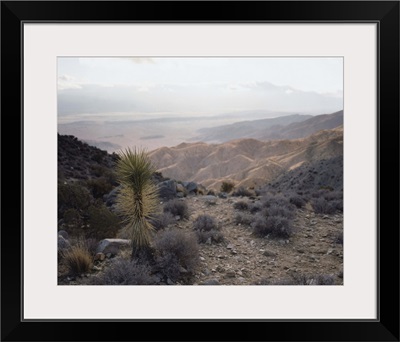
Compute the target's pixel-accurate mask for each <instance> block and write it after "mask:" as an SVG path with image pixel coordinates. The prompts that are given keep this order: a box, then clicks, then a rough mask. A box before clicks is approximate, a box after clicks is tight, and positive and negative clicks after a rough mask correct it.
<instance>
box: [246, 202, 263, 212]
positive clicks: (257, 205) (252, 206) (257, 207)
mask: <svg viewBox="0 0 400 342" xmlns="http://www.w3.org/2000/svg"><path fill="white" fill-rule="evenodd" d="M261 209H262V206H261V204H260V203H252V204H250V205H249V209H248V210H249V212H250V213H252V214H255V213H258V212H260V211H261Z"/></svg>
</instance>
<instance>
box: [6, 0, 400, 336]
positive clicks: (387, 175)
mask: <svg viewBox="0 0 400 342" xmlns="http://www.w3.org/2000/svg"><path fill="white" fill-rule="evenodd" d="M61 21H71V22H93V23H94V22H104V23H107V22H124V21H126V22H139V21H141V22H194V21H197V22H205V23H207V22H220V23H228V22H235V23H240V22H273V21H278V22H310V23H312V22H348V23H362V22H376V23H377V24H378V27H379V37H378V71H379V74H378V132H377V133H378V138H379V139H378V145H379V146H378V147H377V148H378V165H377V169H378V180H377V181H378V225H377V229H378V241H377V243H378V251H379V260H378V267H379V274H378V285H379V286H378V298H379V303H378V304H379V305H378V319H377V320H338V321H333V322H332V321H324V320H303V321H302V320H284V321H274V320H272V321H267V320H254V321H253V320H211V319H210V320H146V321H144V320H138V321H129V322H125V321H118V320H113V321H106V322H104V321H95V320H81V321H79V320H74V321H64V322H61V321H56V320H50V321H44V320H42V321H40V320H38V321H29V322H26V321H23V320H22V306H21V303H22V302H21V296H22V293H21V286H22V285H21V281H22V272H21V270H22V257H21V252H22V248H21V246H22V241H21V224H22V219H23V211H22V199H23V182H22V180H23V178H22V175H23V164H22V155H23V149H22V147H23V144H22V132H23V127H22V113H21V111H22V110H21V108H22V97H21V84H22V66H21V60H22V55H21V46H22V39H23V38H22V34H21V30H22V24H23V23H24V22H61ZM1 48H2V52H1V70H2V76H1V113H2V115H1V123H2V125H1V127H2V129H1V131H2V138H1V141H2V146H1V161H2V166H3V167H2V168H1V192H2V196H1V213H2V215H1V339H2V340H3V341H128V340H129V341H130V340H132V341H133V340H135V341H136V340H137V341H139V340H143V341H171V340H174V341H183V340H185V341H195V340H196V341H201V340H204V341H210V340H218V341H239V340H241V341H255V340H257V341H399V219H398V218H399V202H398V195H399V191H398V190H399V2H398V1H255V2H240V1H237V2H236V1H232V2H231V1H221V2H219V1H213V2H208V1H185V2H183V1H176V2H170V1H161V2H156V1H148V2H141V1H42V2H40V1H3V2H2V3H1ZM38 134H40V132H38ZM19 171H20V172H19ZM366 186H372V185H366ZM15 195H16V196H15ZM38 196H40V195H39V194H38ZM39 198H40V197H39ZM44 212H45V211H44ZM360 239H361V240H362V236H361V237H360ZM38 267H40V265H38ZM43 300H45V298H44V299H43ZM166 323H170V324H169V325H167V324H166ZM171 323H172V325H171ZM181 323H186V324H190V325H193V327H190V330H189V334H187V332H186V331H187V330H183V329H182V326H181V325H179V326H178V324H181ZM200 323H201V324H200ZM213 323H219V324H218V325H215V324H214V325H213ZM213 327H215V328H216V329H211V328H213Z"/></svg>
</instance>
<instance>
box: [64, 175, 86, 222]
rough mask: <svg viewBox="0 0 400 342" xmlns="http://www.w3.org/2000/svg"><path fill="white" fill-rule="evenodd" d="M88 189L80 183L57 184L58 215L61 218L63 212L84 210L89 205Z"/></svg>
mask: <svg viewBox="0 0 400 342" xmlns="http://www.w3.org/2000/svg"><path fill="white" fill-rule="evenodd" d="M91 200H92V198H91V196H90V192H89V190H88V189H86V188H85V187H84V186H83V185H82V184H80V183H70V184H69V183H62V182H59V183H58V214H59V216H63V215H64V212H65V210H67V209H71V208H72V209H76V210H78V211H81V210H86V209H87V208H88V207H89V205H90V204H91Z"/></svg>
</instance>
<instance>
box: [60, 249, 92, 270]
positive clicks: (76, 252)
mask: <svg viewBox="0 0 400 342" xmlns="http://www.w3.org/2000/svg"><path fill="white" fill-rule="evenodd" d="M61 258H62V260H63V262H64V263H65V265H66V266H67V268H68V270H69V272H70V274H72V275H81V274H83V273H87V272H89V270H90V268H91V266H92V256H91V254H90V252H89V251H88V249H87V247H86V246H85V244H84V243H82V242H79V243H77V244H76V245H73V246H71V247H70V248H68V249H65V250H63V251H61Z"/></svg>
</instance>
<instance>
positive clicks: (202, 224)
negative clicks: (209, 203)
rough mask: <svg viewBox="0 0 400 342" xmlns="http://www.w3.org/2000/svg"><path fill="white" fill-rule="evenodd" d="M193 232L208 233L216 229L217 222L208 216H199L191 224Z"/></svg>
mask: <svg viewBox="0 0 400 342" xmlns="http://www.w3.org/2000/svg"><path fill="white" fill-rule="evenodd" d="M193 229H194V230H204V231H210V230H212V229H218V227H217V222H216V221H215V219H214V218H213V217H211V216H210V215H199V216H198V217H197V218H196V219H195V220H194V222H193Z"/></svg>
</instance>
